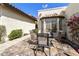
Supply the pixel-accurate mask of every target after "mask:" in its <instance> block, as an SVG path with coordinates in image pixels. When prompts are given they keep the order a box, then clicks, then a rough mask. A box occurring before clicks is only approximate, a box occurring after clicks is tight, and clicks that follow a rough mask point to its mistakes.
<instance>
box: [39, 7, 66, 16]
mask: <svg viewBox="0 0 79 59" xmlns="http://www.w3.org/2000/svg"><path fill="white" fill-rule="evenodd" d="M66 8H67V6H64V7H57V8H49V9H43V10H38V16H39V17H40V14H41V17H44V16H46V15H51V14H55V13H56V14H58V15H59V14H60V13H61V11H65V10H66Z"/></svg>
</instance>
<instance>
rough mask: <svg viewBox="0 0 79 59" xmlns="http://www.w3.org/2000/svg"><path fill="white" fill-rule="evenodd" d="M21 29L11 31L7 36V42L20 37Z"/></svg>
mask: <svg viewBox="0 0 79 59" xmlns="http://www.w3.org/2000/svg"><path fill="white" fill-rule="evenodd" d="M22 33H23V32H22V29H16V30H13V31H12V32H11V33H10V34H9V35H8V37H9V40H13V39H16V38H19V37H21V36H22Z"/></svg>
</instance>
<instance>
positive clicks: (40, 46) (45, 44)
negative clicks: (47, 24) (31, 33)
mask: <svg viewBox="0 0 79 59" xmlns="http://www.w3.org/2000/svg"><path fill="white" fill-rule="evenodd" d="M44 48H49V55H50V42H49V34H47V33H38V34H37V47H36V48H35V51H36V55H37V51H38V50H41V51H42V52H44ZM44 53H45V52H44ZM45 55H46V54H45Z"/></svg>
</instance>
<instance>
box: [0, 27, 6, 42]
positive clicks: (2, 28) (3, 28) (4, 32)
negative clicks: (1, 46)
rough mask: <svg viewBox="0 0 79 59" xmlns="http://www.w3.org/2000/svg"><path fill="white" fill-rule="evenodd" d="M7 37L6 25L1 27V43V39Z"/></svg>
mask: <svg viewBox="0 0 79 59" xmlns="http://www.w3.org/2000/svg"><path fill="white" fill-rule="evenodd" d="M4 35H6V28H5V26H4V25H0V41H1V37H2V36H4Z"/></svg>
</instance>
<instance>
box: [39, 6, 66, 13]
mask: <svg viewBox="0 0 79 59" xmlns="http://www.w3.org/2000/svg"><path fill="white" fill-rule="evenodd" d="M67 7H68V6H62V7H55V8H47V9H41V10H38V12H41V11H49V10H57V9H66V8H67Z"/></svg>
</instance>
